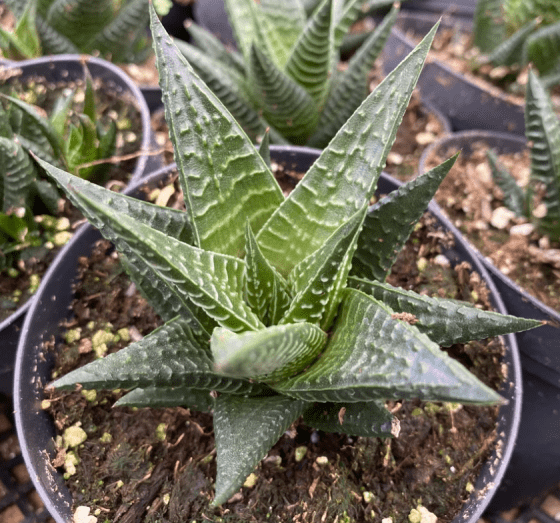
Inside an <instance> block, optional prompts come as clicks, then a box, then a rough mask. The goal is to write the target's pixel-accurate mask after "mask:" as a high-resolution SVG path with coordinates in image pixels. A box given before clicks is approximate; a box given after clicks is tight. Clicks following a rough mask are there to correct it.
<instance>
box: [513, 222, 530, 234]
mask: <svg viewBox="0 0 560 523" xmlns="http://www.w3.org/2000/svg"><path fill="white" fill-rule="evenodd" d="M534 230H535V226H534V225H533V224H532V223H520V224H519V225H513V226H512V227H511V228H510V230H509V233H510V234H511V235H514V234H516V235H518V236H529V235H530V234H531V233H532V232H533V231H534Z"/></svg>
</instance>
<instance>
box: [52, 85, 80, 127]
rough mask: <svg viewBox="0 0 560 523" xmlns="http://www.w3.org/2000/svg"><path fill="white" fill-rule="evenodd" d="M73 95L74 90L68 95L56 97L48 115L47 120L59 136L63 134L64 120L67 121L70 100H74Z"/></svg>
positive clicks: (70, 104) (70, 105)
mask: <svg viewBox="0 0 560 523" xmlns="http://www.w3.org/2000/svg"><path fill="white" fill-rule="evenodd" d="M74 95H75V91H72V92H71V93H69V94H68V95H61V96H60V97H59V98H57V100H56V102H55V104H54V107H53V110H52V112H51V114H50V116H49V121H50V123H51V125H52V127H53V129H54V130H55V133H56V134H57V135H59V136H63V135H64V131H65V128H66V122H67V121H68V116H69V114H70V108H71V107H72V102H73V101H74Z"/></svg>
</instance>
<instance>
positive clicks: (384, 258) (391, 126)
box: [41, 12, 539, 505]
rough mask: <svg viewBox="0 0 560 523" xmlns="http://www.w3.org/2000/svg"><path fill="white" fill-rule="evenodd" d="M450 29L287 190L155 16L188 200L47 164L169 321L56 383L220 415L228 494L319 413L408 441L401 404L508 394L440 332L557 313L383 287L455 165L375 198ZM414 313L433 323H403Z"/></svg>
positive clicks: (387, 83) (506, 326)
mask: <svg viewBox="0 0 560 523" xmlns="http://www.w3.org/2000/svg"><path fill="white" fill-rule="evenodd" d="M435 31H436V27H434V28H433V30H432V31H431V32H430V33H429V34H428V35H427V36H426V38H425V39H424V40H423V41H422V42H421V43H420V44H419V45H418V47H417V48H416V49H415V50H413V52H412V53H411V54H410V55H409V56H408V57H406V58H405V59H404V61H403V62H402V63H401V64H400V65H399V66H398V67H397V68H396V69H395V70H394V71H393V72H392V73H391V74H390V75H389V76H388V77H387V78H386V79H385V80H384V82H382V83H381V84H380V85H379V86H378V87H377V89H376V90H375V91H374V92H373V93H372V94H370V95H369V96H368V97H367V99H366V100H365V101H364V102H363V103H362V105H361V106H360V107H359V108H358V109H357V110H356V112H355V113H354V114H353V115H352V116H351V117H350V118H349V119H348V121H347V122H346V123H345V124H344V125H343V126H342V128H341V130H340V131H339V132H338V133H337V134H336V136H335V137H334V138H333V140H332V141H331V142H330V144H329V146H328V147H327V148H326V149H325V150H324V151H323V152H322V154H321V155H320V157H319V158H318V159H317V160H316V161H315V163H314V164H313V165H312V166H311V168H310V169H309V171H308V172H307V173H306V175H305V177H304V178H303V179H302V180H301V182H300V183H299V184H298V185H297V186H296V188H295V189H294V191H293V192H291V193H290V195H289V196H287V197H285V196H284V195H283V194H282V192H281V190H280V188H279V187H278V185H277V182H276V180H275V179H274V176H273V175H272V173H271V171H270V169H269V167H268V165H267V163H266V161H265V160H263V156H264V157H267V156H268V155H267V154H266V150H265V149H266V147H264V148H263V150H262V151H261V152H263V156H261V154H260V153H259V151H258V150H257V149H255V147H254V146H253V145H252V142H251V140H250V139H249V138H248V137H247V135H246V134H245V132H244V131H243V130H242V128H241V126H240V124H238V123H237V122H236V120H235V119H234V118H233V116H232V115H231V114H230V112H229V111H228V110H227V109H225V108H224V106H223V105H222V104H221V102H220V101H219V100H218V98H217V97H216V96H215V95H214V94H213V93H212V91H211V90H210V88H209V87H207V86H206V84H205V83H204V82H203V81H202V80H201V79H200V78H199V77H198V76H197V75H196V73H195V72H194V71H193V69H192V67H191V65H190V64H189V63H188V62H187V61H186V59H185V58H184V56H183V55H182V53H180V52H179V50H178V49H177V47H176V46H175V44H174V43H173V42H172V40H171V39H170V38H169V37H168V35H167V34H166V33H165V31H164V30H163V28H162V27H161V24H160V23H159V21H158V20H157V17H156V16H155V15H154V13H153V12H152V34H153V37H154V47H155V51H156V57H157V63H158V68H159V73H160V83H161V86H162V90H163V100H164V103H165V107H166V117H167V120H168V123H169V129H170V136H171V139H172V141H173V145H174V149H175V158H176V162H177V169H178V173H179V182H180V185H181V188H182V191H183V195H184V201H185V207H186V209H185V211H184V212H183V211H178V210H174V209H168V208H163V207H158V206H156V205H153V204H150V203H146V202H142V201H138V200H134V199H131V198H129V197H126V196H123V195H120V194H115V193H111V192H109V191H107V190H105V189H103V188H100V187H96V186H94V185H91V184H90V183H88V182H87V181H84V180H80V179H78V178H75V177H73V176H71V175H70V174H68V173H66V172H64V171H63V170H61V169H58V168H56V167H54V166H50V165H48V164H47V163H46V162H41V165H43V166H44V168H45V169H46V170H47V171H48V172H49V174H50V176H52V178H54V179H55V180H56V181H57V182H58V184H59V185H60V187H61V188H62V189H63V190H65V191H66V193H67V194H68V197H69V198H70V199H71V200H72V201H73V202H74V203H75V204H76V206H77V207H79V208H80V210H81V211H82V212H83V213H84V215H85V216H87V218H88V219H89V220H90V222H91V223H92V224H93V225H94V226H96V227H98V228H99V229H100V231H101V232H102V233H103V234H104V236H105V237H106V238H108V239H109V240H111V241H112V242H114V244H115V246H116V248H117V249H118V250H119V251H120V253H121V254H122V256H123V257H124V259H125V262H126V263H125V267H126V268H127V269H128V271H129V273H130V275H131V277H132V279H133V280H134V282H135V283H136V285H137V286H138V288H139V289H140V290H141V291H142V293H143V294H144V295H145V296H146V297H147V298H148V300H149V301H150V303H151V304H152V305H153V307H154V309H155V310H156V311H157V312H158V313H159V314H160V315H161V317H162V318H163V319H164V320H165V321H166V323H165V324H164V325H163V326H162V327H160V328H159V329H157V330H156V331H154V332H152V333H151V334H150V335H148V336H146V337H145V338H144V339H142V340H141V341H138V342H136V343H133V344H131V345H129V346H128V347H126V348H125V349H122V350H120V351H119V352H116V353H115V354H112V355H109V356H107V357H105V358H102V359H98V360H95V361H93V362H92V363H90V364H88V365H86V366H84V367H82V368H79V369H77V370H75V371H72V372H71V373H69V374H67V375H66V376H63V377H61V378H59V379H57V380H56V381H55V382H54V383H53V386H54V387H56V388H61V389H63V388H72V387H74V386H76V384H80V385H81V386H83V387H84V388H85V389H92V388H101V389H104V388H105V389H114V388H124V389H128V390H131V392H129V393H128V394H126V395H125V396H123V397H122V398H121V399H120V400H119V402H118V404H119V405H132V406H151V405H154V406H170V405H182V406H187V407H192V408H195V409H200V410H210V411H212V412H213V415H214V432H215V437H216V449H217V479H216V495H215V499H214V504H215V505H220V504H222V503H224V502H225V501H227V500H228V499H229V498H230V496H231V495H232V494H234V493H235V492H236V491H237V490H238V489H239V488H240V486H241V485H242V484H243V482H244V480H245V478H246V477H247V476H248V475H249V474H250V473H251V472H252V470H253V469H254V467H255V466H256V465H257V464H258V462H259V461H260V460H261V459H262V458H263V457H264V456H265V455H266V453H267V452H268V450H270V448H271V447H272V445H274V443H275V442H276V441H277V440H278V438H279V437H280V436H281V435H282V434H283V433H284V432H285V431H286V429H287V428H288V427H289V426H290V425H291V424H292V423H293V422H294V421H295V420H296V419H298V418H299V417H300V416H302V415H303V418H304V420H305V422H306V423H308V424H310V425H311V426H314V427H317V428H320V429H322V430H330V431H337V432H346V433H349V434H352V435H363V436H380V437H390V436H392V435H395V434H397V433H398V423H396V420H394V419H393V416H392V415H391V413H390V412H389V411H388V410H387V409H386V408H385V407H384V400H385V399H387V398H410V397H416V398H423V399H429V400H444V401H456V402H464V403H474V404H493V403H496V402H500V396H499V395H498V394H497V393H496V392H495V391H493V390H492V389H490V388H489V387H487V386H486V385H484V384H483V383H481V382H480V381H479V380H478V379H477V378H475V377H474V376H473V375H472V374H470V373H469V372H468V371H467V370H466V369H465V368H464V367H463V366H462V365H460V364H459V363H458V362H457V361H455V360H453V359H451V358H450V357H449V356H447V355H446V353H445V352H444V351H442V350H441V349H440V344H446V345H447V344H452V343H454V342H455V341H459V340H460V341H464V340H470V339H474V338H485V337H488V336H494V335H499V334H503V333H508V332H513V331H517V330H523V329H528V328H532V327H534V326H536V325H538V324H539V322H535V321H533V320H525V319H520V318H515V317H510V316H502V315H500V314H497V313H494V312H485V311H482V310H479V309H476V308H474V307H470V306H468V305H463V304H460V303H458V302H455V301H453V300H444V299H436V298H426V297H423V296H419V295H417V294H415V293H413V292H410V291H403V290H401V289H397V288H394V287H391V286H390V285H388V284H386V283H384V281H383V280H384V279H385V276H386V275H387V273H388V271H389V269H390V267H391V265H392V262H393V261H394V259H395V256H396V252H398V251H399V250H400V248H401V247H402V245H403V244H404V241H406V238H407V237H408V235H409V234H410V232H411V231H412V229H413V227H414V224H415V223H416V222H417V221H418V220H419V219H420V217H421V215H422V214H423V212H424V210H425V208H426V206H427V204H428V202H429V200H430V199H431V197H432V195H433V193H434V192H435V190H436V188H437V187H438V185H439V183H440V182H441V180H442V179H443V177H444V176H445V174H446V173H447V172H448V170H449V169H450V168H451V166H452V165H453V163H454V161H455V158H452V159H450V160H448V161H447V162H444V164H442V165H441V166H438V167H436V168H435V169H433V170H432V171H430V172H429V173H427V174H425V175H424V176H421V177H419V178H418V179H417V180H415V181H413V182H410V183H409V184H407V185H405V186H404V187H403V188H402V189H400V190H399V191H397V192H396V193H393V194H391V195H390V196H389V197H387V198H386V199H383V200H381V201H380V202H379V203H378V204H376V205H375V206H374V207H373V208H368V202H369V200H370V197H371V196H372V195H373V193H374V191H375V189H376V185H377V180H378V177H379V175H380V173H381V169H382V166H383V165H384V162H385V159H386V156H387V154H388V152H389V150H390V147H391V145H392V143H393V141H394V139H395V134H396V131H397V127H398V125H399V123H400V121H401V119H402V116H403V114H404V111H405V108H406V106H407V104H408V102H409V99H410V96H411V94H412V90H413V89H414V87H415V85H416V81H417V79H418V76H419V74H420V71H421V69H422V66H423V63H424V60H425V58H426V54H427V52H428V49H429V47H430V44H431V41H432V39H433V36H434V33H435ZM379 244H383V249H380V250H379V251H378V252H376V253H375V255H370V253H371V251H372V248H371V246H372V245H379ZM374 250H375V249H374ZM403 312H406V313H410V314H414V315H415V316H416V317H417V318H418V320H419V321H418V322H417V323H416V324H415V325H410V324H408V323H407V322H405V321H401V320H399V319H398V317H399V313H403ZM343 408H344V409H345V416H344V420H343V423H342V424H341V423H340V420H339V417H338V413H339V412H340V411H341V409H343Z"/></svg>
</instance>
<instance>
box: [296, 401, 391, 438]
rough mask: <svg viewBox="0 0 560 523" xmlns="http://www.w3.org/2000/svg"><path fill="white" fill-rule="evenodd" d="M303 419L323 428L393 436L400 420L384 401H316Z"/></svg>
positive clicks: (366, 435) (340, 431) (310, 424)
mask: <svg viewBox="0 0 560 523" xmlns="http://www.w3.org/2000/svg"><path fill="white" fill-rule="evenodd" d="M303 422H304V423H305V424H306V425H309V426H310V427H313V428H314V429H317V430H322V431H324V432H335V433H339V434H348V435H349V436H362V437H364V438H391V437H393V436H398V433H399V429H400V424H399V421H398V420H397V418H395V417H393V415H392V414H391V413H390V412H389V411H388V410H387V409H386V408H385V405H384V402H383V401H380V400H377V401H360V402H357V403H315V404H314V405H312V406H311V407H309V408H308V409H307V410H306V411H305V412H304V413H303Z"/></svg>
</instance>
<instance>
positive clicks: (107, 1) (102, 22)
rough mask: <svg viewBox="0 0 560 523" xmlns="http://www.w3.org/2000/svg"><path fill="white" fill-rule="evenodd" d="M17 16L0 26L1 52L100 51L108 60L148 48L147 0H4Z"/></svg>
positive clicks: (134, 56)
mask: <svg viewBox="0 0 560 523" xmlns="http://www.w3.org/2000/svg"><path fill="white" fill-rule="evenodd" d="M5 3H6V4H7V6H8V7H9V8H10V9H11V10H12V11H13V13H14V15H15V16H16V18H17V24H16V27H15V29H14V31H13V32H7V31H5V30H2V29H0V37H1V39H0V42H1V46H2V49H3V51H4V54H5V56H7V57H8V58H14V59H22V58H35V57H38V56H41V55H47V54H62V53H70V54H79V53H87V54H92V53H96V52H99V53H100V54H101V55H102V56H103V57H105V58H108V59H110V60H112V61H113V62H117V63H118V62H139V61H142V60H144V59H145V58H146V57H147V55H148V53H149V51H150V48H149V45H148V38H147V34H146V26H147V24H148V19H149V15H148V0H97V1H95V2H92V1H91V0H27V1H26V2H22V1H20V0H7V1H6V2H5Z"/></svg>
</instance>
